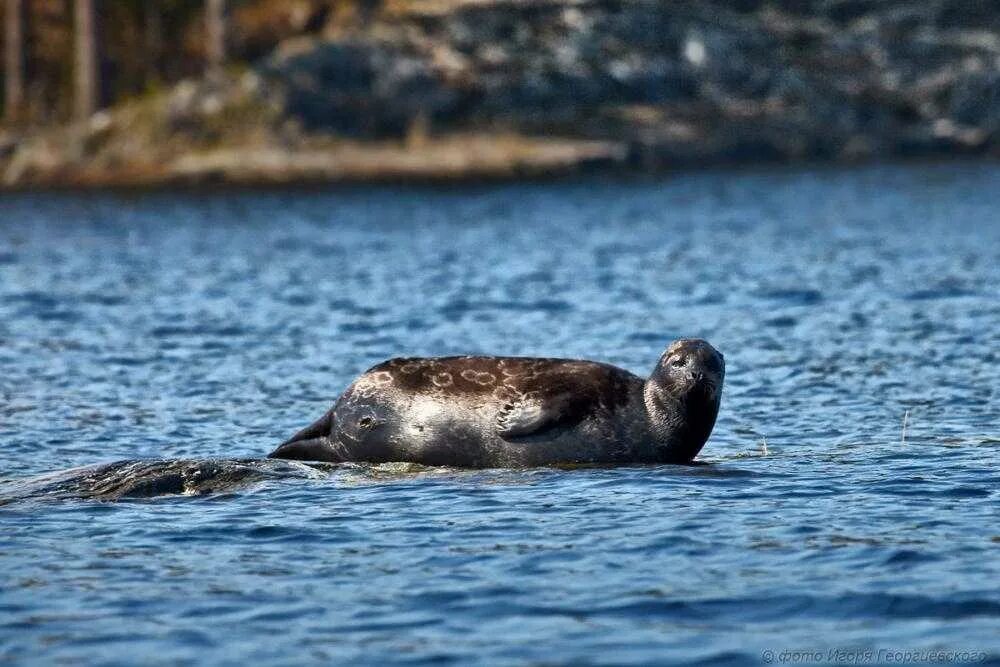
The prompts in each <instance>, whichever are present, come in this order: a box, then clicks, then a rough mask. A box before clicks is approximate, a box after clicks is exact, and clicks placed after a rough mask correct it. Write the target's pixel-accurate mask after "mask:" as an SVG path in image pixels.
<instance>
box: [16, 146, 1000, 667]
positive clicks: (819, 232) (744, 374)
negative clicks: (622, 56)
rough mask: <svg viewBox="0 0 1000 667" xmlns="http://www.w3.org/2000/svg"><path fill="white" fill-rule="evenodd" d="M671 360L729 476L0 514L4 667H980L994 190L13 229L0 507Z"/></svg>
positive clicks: (452, 194) (525, 474) (40, 201)
mask: <svg viewBox="0 0 1000 667" xmlns="http://www.w3.org/2000/svg"><path fill="white" fill-rule="evenodd" d="M680 336H701V337H704V338H707V339H708V340H709V341H711V342H712V343H713V344H714V345H715V346H716V347H718V348H719V349H720V350H721V351H723V352H724V353H725V355H726V360H727V366H728V369H727V370H728V372H727V379H726V388H725V392H724V396H723V404H722V411H721V414H720V418H719V421H718V425H717V427H716V430H715V433H714V435H713V437H712V438H711V440H710V441H709V443H708V445H707V446H706V447H705V449H704V450H703V452H702V454H701V456H700V458H701V460H703V461H705V462H707V463H709V464H710V465H703V466H654V467H626V468H618V469H579V470H559V469H540V470H527V471H499V470H490V471H461V470H447V469H424V470H415V469H410V468H406V467H404V466H379V467H370V466H345V467H343V468H341V469H334V470H333V471H330V472H328V473H324V474H316V475H312V476H308V475H303V476H294V475H292V476H288V477H282V476H276V477H274V478H269V479H266V480H263V481H261V482H259V483H257V484H250V485H247V486H244V487H239V488H235V489H233V490H231V491H229V492H225V493H219V494H213V495H207V496H193V497H192V496H167V497H159V498H152V499H142V500H123V501H121V502H115V503H111V502H98V501H94V500H81V499H77V500H61V501H54V500H51V499H42V498H34V499H33V498H31V497H28V498H22V499H21V500H18V501H16V502H11V503H8V504H6V505H4V506H3V507H0V663H5V662H13V663H20V662H24V663H55V662H64V663H75V664H88V665H99V664H108V665H111V664H127V663H133V664H134V663H142V664H149V665H156V664H164V665H167V664H170V665H174V664H231V665H243V664H247V662H250V661H252V662H253V663H256V664H288V665H291V664H309V663H313V664H328V663H330V662H331V661H337V662H350V663H352V664H360V663H365V664H390V663H391V664H395V663H405V664H418V663H448V662H455V663H468V662H490V663H504V664H510V663H534V664H570V663H572V664H580V663H586V662H592V663H598V664H640V663H641V664H660V663H663V662H668V661H696V660H704V661H718V662H731V663H742V662H756V661H762V660H763V661H767V659H769V658H771V657H773V659H774V660H776V661H777V662H780V661H781V659H782V656H783V654H782V651H785V650H800V651H810V652H812V651H820V652H822V653H823V657H824V658H825V657H826V655H827V653H826V652H827V651H828V650H830V649H838V648H839V649H844V650H851V649H858V648H864V649H873V650H885V651H906V650H917V649H942V650H946V651H958V652H962V651H966V652H969V655H970V656H971V657H972V658H974V659H979V658H980V657H981V655H980V654H985V655H986V656H987V658H988V659H989V660H1000V525H998V519H1000V368H998V361H1000V359H998V355H1000V167H997V166H991V165H975V164H951V165H938V166H919V167H906V168H904V167H876V168H866V169H861V170H844V171H840V170H816V171H800V172H759V173H728V172H709V173H703V174H694V175H687V176H679V177H675V178H669V179H664V180H660V181H641V182H635V181H632V182H607V181H599V180H586V181H580V182H571V183H548V184H524V185H503V186H482V187H475V188H467V189H455V190H428V189H393V188H389V187H385V188H359V189H345V190H334V191H330V192H320V193H317V192H284V193H275V192H269V193H256V194H255V193H238V194H235V193H213V194H190V193H183V194H156V195H146V196H128V195H111V194H107V195H94V196H79V195H70V194H49V195H40V194H39V195H4V196H3V197H2V199H0V452H2V457H0V479H3V480H4V481H3V482H0V491H2V490H3V489H6V490H7V492H8V493H10V492H11V490H16V489H18V488H23V487H24V485H23V483H22V482H21V481H18V480H23V479H24V478H28V477H31V476H34V475H40V474H43V473H48V472H52V471H57V470H62V469H66V468H70V467H74V466H83V465H89V464H94V463H102V462H110V461H115V460H120V459H136V458H205V457H222V458H225V457H241V458H247V457H255V456H259V455H262V454H264V453H266V452H268V451H270V449H271V448H272V447H273V446H274V445H275V444H276V443H278V442H279V441H281V440H282V439H284V438H286V437H287V436H288V435H290V434H291V433H292V432H294V431H295V430H297V429H298V428H299V427H301V426H304V425H305V424H307V423H309V422H311V421H312V420H313V419H315V418H316V417H317V416H318V415H320V414H321V413H322V412H323V411H325V410H326V409H327V407H328V405H329V404H330V402H331V400H332V399H333V398H335V397H336V395H337V394H338V393H339V392H340V391H341V390H342V389H343V388H344V387H345V386H346V385H347V384H348V383H349V382H350V380H351V379H352V378H353V377H354V376H355V375H357V374H358V373H359V372H361V371H363V370H364V369H366V368H368V367H369V366H371V365H373V364H374V363H375V362H377V361H380V360H382V359H384V358H386V357H390V356H394V355H400V354H406V355H448V354H466V353H479V352H483V353H492V354H512V355H538V356H564V357H585V358H591V359H598V360H602V361H608V362H611V363H615V364H619V365H621V366H624V367H626V368H629V369H631V370H634V371H635V372H637V373H642V374H645V373H646V372H647V371H648V370H649V369H650V368H651V367H652V366H653V364H654V363H655V362H656V359H657V357H658V355H659V354H660V352H661V351H662V350H663V348H664V347H665V346H666V345H667V343H669V342H670V340H672V339H673V338H676V337H680ZM904 422H905V428H904ZM904 431H905V433H904ZM765 443H766V444H765ZM765 651H773V652H774V653H772V654H767V653H765ZM788 657H789V656H788V655H787V654H785V655H784V658H785V659H788ZM890 657H891V656H890ZM809 661H813V662H815V661H814V660H813V658H809V659H808V660H806V661H800V664H806V663H808V662H809Z"/></svg>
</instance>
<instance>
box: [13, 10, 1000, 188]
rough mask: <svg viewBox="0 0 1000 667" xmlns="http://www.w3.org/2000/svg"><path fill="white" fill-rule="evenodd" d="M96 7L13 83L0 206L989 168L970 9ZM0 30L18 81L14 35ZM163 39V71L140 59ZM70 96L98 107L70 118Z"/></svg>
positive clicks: (990, 131)
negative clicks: (64, 45) (301, 187)
mask: <svg viewBox="0 0 1000 667" xmlns="http://www.w3.org/2000/svg"><path fill="white" fill-rule="evenodd" d="M91 3H93V6H94V7H96V9H95V10H94V11H96V12H98V15H99V17H100V18H101V21H100V22H99V23H100V24H101V25H102V26H103V32H102V33H99V34H100V38H99V39H97V43H98V46H99V47H100V48H103V49H104V50H103V53H102V56H101V58H99V61H100V63H101V67H99V68H97V67H96V66H94V65H93V64H92V63H90V61H89V60H87V58H84V60H85V61H86V62H87V63H90V64H88V68H87V69H88V70H89V74H88V75H87V77H84V78H85V80H84V81H83V82H82V83H81V82H80V81H74V80H65V81H64V80H63V79H66V77H67V75H65V74H62V75H60V76H63V79H59V77H58V76H56V74H51V75H50V77H49V79H45V78H44V77H41V78H40V79H39V82H36V85H35V86H34V87H32V86H31V85H28V86H25V85H24V82H18V81H15V83H16V84H17V85H16V86H14V87H11V86H10V85H7V86H5V88H6V89H7V91H8V92H7V95H6V97H7V98H12V97H13V98H15V99H17V100H19V103H20V104H23V106H24V107H25V108H26V109H30V108H35V109H38V108H43V109H46V104H48V107H50V108H48V109H46V111H45V113H42V112H36V113H35V116H36V118H35V119H33V120H30V122H29V120H27V119H25V118H23V117H20V118H19V117H18V116H24V115H26V112H25V113H21V114H12V113H10V109H7V118H8V122H7V123H6V124H5V125H4V126H3V127H2V128H0V189H6V190H22V189H33V188H107V187H125V188H132V187H136V188H144V187H163V186H176V185H180V186H199V185H235V186H256V185H294V184H316V183H341V182H343V183H357V182H397V181H398V182H466V181H475V180H496V179H503V180H507V179H517V178H526V177H531V178H537V177H551V176H560V175H564V174H574V173H581V172H593V171H600V172H602V173H603V172H619V171H621V172H633V173H634V172H658V171H669V170H678V169H689V168H693V167H704V166H717V165H734V164H735V165H742V164H760V163H764V164H799V163H810V164H815V163H824V162H825V163H832V164H838V163H864V162H871V161H886V160H894V161H895V160H907V159H921V160H923V159H941V158H953V157H975V158H996V157H1000V10H998V9H993V8H991V7H990V6H989V3H981V2H975V1H973V0H934V1H933V2H920V3H917V2H910V1H909V0H889V1H888V2H869V1H866V0H801V1H798V2H793V1H792V0H767V1H764V0H761V1H758V0H714V1H704V2H694V1H687V2H684V1H682V2H676V3H673V2H672V3H660V2H655V1H653V0H537V1H531V2H529V1H527V0H368V1H361V0H356V1H351V2H340V3H335V2H330V1H327V0H303V1H302V2H299V3H287V2H285V3H278V2H272V1H271V0H250V1H247V2H229V3H228V11H226V13H225V14H223V10H222V9H221V8H220V7H221V6H222V5H223V4H225V3H220V2H219V1H218V0H214V1H213V2H207V3H196V2H193V1H192V2H189V3H187V4H185V3H176V6H178V7H181V6H183V7H187V5H190V7H188V9H187V10H186V11H187V12H188V14H186V15H184V16H175V17H172V18H171V17H167V16H165V15H154V14H151V13H150V12H151V11H152V10H150V9H149V7H150V6H151V5H149V4H148V5H145V6H143V3H137V7H139V9H136V13H135V14H134V15H131V14H127V12H126V13H123V12H125V10H124V9H122V7H126V5H127V4H128V3H121V4H118V5H116V9H115V10H113V11H111V10H109V12H110V13H108V14H107V15H106V16H105V15H104V14H102V13H101V12H102V8H103V7H107V6H108V3H107V2H104V3H101V2H100V0H97V1H96V2H94V0H88V2H86V3H83V4H84V5H90V4H91ZM44 4H46V3H45V2H44V0H17V1H13V0H9V1H8V4H7V7H8V8H9V7H12V6H14V5H19V6H20V5H23V7H22V8H21V9H20V10H19V11H21V12H22V13H25V10H28V12H27V13H30V12H31V11H38V10H37V7H36V5H44ZM68 4H69V3H63V5H68ZM75 8H76V9H77V10H79V6H75ZM293 10H294V12H297V14H295V16H291V14H290V13H293ZM164 11H166V10H164ZM177 11H180V10H177ZM205 11H208V13H204V12H205ZM116 12H117V13H116ZM78 13H79V12H78ZM154 16H155V18H156V21H158V22H159V23H158V25H159V27H158V28H156V31H153V30H152V29H151V28H150V27H149V25H148V24H149V22H150V21H151V20H153V18H154ZM223 16H224V17H225V21H226V23H225V25H224V26H222V25H220V24H219V21H221V20H222V19H221V18H220V17H223ZM185 17H186V18H185ZM213 17H214V18H213ZM56 18H58V16H56ZM166 18H171V20H170V21H166V20H165V19H166ZM49 19H50V23H51V22H52V21H54V20H55V19H52V16H51V15H50V16H49ZM71 19H72V17H69V18H68V19H67V20H70V23H69V26H70V28H72V25H73V24H72V20H71ZM182 19H183V20H182ZM206 19H209V20H206ZM22 21H23V17H22ZM129 21H132V22H133V23H135V22H137V23H136V25H133V26H131V27H132V29H133V32H135V31H136V30H138V29H139V28H142V30H141V31H140V32H141V34H142V35H145V38H144V39H145V40H146V42H145V44H138V45H132V47H131V50H129V49H127V48H125V47H123V46H121V45H120V44H119V43H118V42H116V41H114V39H112V38H113V37H115V35H120V34H124V33H125V28H127V27H129V26H130V25H131V24H130V23H129ZM36 23H37V22H36ZM28 25H29V27H32V29H33V30H35V31H36V32H37V31H38V30H41V28H39V27H38V25H36V24H32V23H31V22H30V20H29V21H28ZM53 25H57V26H59V25H62V24H59V23H58V22H57V21H56V22H55V23H53ZM84 25H86V26H89V24H88V23H87V22H86V21H85V22H84ZM205 26H208V27H210V28H211V29H210V30H205V29H204V27H205ZM212 26H214V27H212ZM60 29H66V27H65V26H62V28H60ZM171 30H172V31H173V32H170V31H171ZM52 31H56V29H55V28H53V29H52ZM157 31H158V32H157ZM165 31H166V32H170V34H169V35H166V36H165V35H164V32H165ZM22 32H23V31H22ZM90 32H91V33H93V28H90ZM29 33H30V31H29ZM4 34H5V35H6V39H7V42H5V47H7V48H6V53H7V54H8V58H7V61H6V62H7V64H8V70H9V71H13V70H16V69H18V68H20V67H23V65H24V64H23V63H21V64H20V65H17V66H16V67H15V66H12V65H11V63H15V64H16V63H18V62H19V61H18V60H17V58H12V57H10V56H11V53H12V49H10V48H9V45H10V44H11V43H12V42H11V41H10V36H11V35H14V36H15V37H16V38H17V39H18V40H23V35H20V34H19V33H18V32H17V31H15V30H10V29H9V26H8V30H6V31H5V33H4ZM31 34H33V33H31ZM53 34H54V35H55V37H53V36H52V35H50V40H49V41H50V42H54V41H56V42H57V41H58V39H57V37H58V35H59V33H58V31H56V32H53ZM29 36H30V34H29ZM36 37H37V35H36ZM67 37H68V34H64V35H63V36H62V41H66V38H67ZM165 37H169V38H170V39H176V40H177V41H178V49H177V53H176V54H173V60H171V55H170V54H167V53H166V52H165V51H166V50H165V49H163V48H162V47H160V48H161V51H164V52H163V53H161V54H160V55H159V57H158V58H159V59H157V58H155V57H152V56H151V55H150V54H152V53H155V49H153V48H152V46H150V45H151V44H154V43H156V42H157V40H159V41H160V42H162V41H163V40H164V39H165ZM206 37H207V40H206ZM70 41H72V40H70ZM40 43H42V42H40ZM199 44H200V46H197V45H199ZM192 45H195V46H192ZM71 46H73V48H75V49H76V51H74V52H75V53H79V52H80V44H79V42H77V43H76V44H73V45H71ZM112 46H114V47H115V48H116V49H117V50H115V49H113V48H111V47H112ZM37 48H40V47H36V51H37ZM85 50H86V49H84V51H85ZM49 51H51V53H50V52H44V53H38V52H31V53H29V54H28V55H29V56H30V57H29V58H28V59H27V60H28V62H29V64H31V67H27V68H26V69H27V70H28V71H29V74H30V73H32V72H33V73H35V74H36V75H37V73H38V72H45V71H47V70H46V69H45V67H44V65H45V63H50V64H51V63H57V62H58V58H57V57H56V56H57V55H58V54H57V53H56V52H57V51H58V48H57V47H50V48H49ZM71 55H72V54H70V55H67V56H65V58H64V59H68V60H69V61H70V62H73V59H72V57H71ZM46 57H48V60H45V58H46ZM143 58H145V60H143ZM133 60H135V61H137V62H138V61H142V63H139V64H136V62H132V61H133ZM147 61H148V62H147ZM175 61H176V62H175ZM40 62H41V63H42V64H41V65H40V64H39V63H40ZM199 62H200V63H201V64H200V65H199V64H198V63H199ZM171 63H172V65H171V67H173V69H171V68H170V67H168V66H167V65H168V64H171ZM140 65H141V66H140ZM199 68H201V69H200V70H199ZM63 69H66V68H65V67H64V68H63ZM93 70H97V71H100V72H102V73H104V74H105V76H104V81H103V85H98V84H96V83H95V82H94V81H92V80H90V79H93V78H94V76H95V74H94V71H93ZM51 71H52V72H59V71H61V70H59V69H58V68H57V67H55V65H52V68H51ZM88 77H89V78H88ZM27 78H28V80H29V83H30V81H31V77H30V76H29V77H27ZM36 78H37V77H36ZM7 79H9V77H7ZM7 79H5V81H6V80H7ZM70 79H72V77H70ZM153 80H155V82H156V85H152V84H151V83H150V81H153ZM60 82H62V83H60ZM81 86H82V90H84V92H85V94H84V99H85V100H86V99H89V98H87V97H86V96H87V95H94V99H95V100H96V99H102V100H103V102H104V106H103V108H100V110H96V111H95V110H94V109H93V108H89V107H88V104H83V105H82V106H81V105H80V104H79V103H78V100H79V96H77V97H75V98H74V96H73V91H74V90H75V91H77V92H79V91H80V90H81ZM88 86H89V88H88ZM95 86H97V87H98V89H99V91H98V92H101V91H103V92H101V94H95V92H94V87H95ZM21 88H23V90H21ZM64 89H65V90H64ZM11 90H15V94H14V95H13V96H12V94H11V92H10V91H11ZM25 90H26V91H29V92H31V91H34V93H33V94H34V95H35V98H37V99H35V102H34V104H32V103H31V95H30V94H27V93H25V92H24V91H25ZM109 90H111V91H112V92H108V91H109ZM67 91H68V92H67ZM67 97H69V98H73V99H76V100H77V103H76V104H75V105H74V104H73V103H70V102H67V101H66V99H65V98H67ZM90 104H91V106H94V105H96V104H97V103H90ZM97 106H100V105H97ZM95 108H96V107H95ZM11 119H13V120H11Z"/></svg>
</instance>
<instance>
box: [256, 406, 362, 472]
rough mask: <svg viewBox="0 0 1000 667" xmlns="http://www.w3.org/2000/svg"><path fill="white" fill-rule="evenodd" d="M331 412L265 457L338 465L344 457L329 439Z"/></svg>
mask: <svg viewBox="0 0 1000 667" xmlns="http://www.w3.org/2000/svg"><path fill="white" fill-rule="evenodd" d="M332 430H333V410H330V411H329V412H327V413H326V414H325V415H323V416H322V417H320V418H319V419H318V420H316V421H315V422H314V423H312V424H310V425H309V426H307V427H305V428H304V429H302V430H301V431H299V432H298V433H296V434H295V435H293V436H292V437H291V438H289V439H288V440H286V441H285V442H283V443H281V444H280V445H278V448H277V449H275V450H274V451H273V452H271V453H270V454H268V455H267V458H269V459H295V460H298V461H329V462H332V463H339V462H341V461H344V460H345V459H344V456H343V455H342V452H340V451H339V450H338V448H336V447H334V445H333V440H332V438H331V435H330V434H331V431H332Z"/></svg>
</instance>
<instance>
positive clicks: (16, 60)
mask: <svg viewBox="0 0 1000 667" xmlns="http://www.w3.org/2000/svg"><path fill="white" fill-rule="evenodd" d="M4 28H5V30H4V47H5V49H4V75H5V84H6V86H5V89H4V112H5V114H4V115H5V116H6V118H7V122H9V123H16V122H18V121H19V120H21V119H22V114H23V113H24V4H23V0H7V11H6V12H5V13H4Z"/></svg>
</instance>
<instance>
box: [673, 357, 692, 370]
mask: <svg viewBox="0 0 1000 667" xmlns="http://www.w3.org/2000/svg"><path fill="white" fill-rule="evenodd" d="M687 362H688V360H687V359H685V358H684V357H673V358H672V359H671V360H670V365H671V366H673V367H674V368H683V367H684V366H687Z"/></svg>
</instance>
